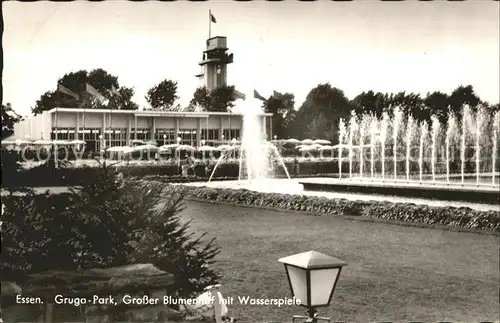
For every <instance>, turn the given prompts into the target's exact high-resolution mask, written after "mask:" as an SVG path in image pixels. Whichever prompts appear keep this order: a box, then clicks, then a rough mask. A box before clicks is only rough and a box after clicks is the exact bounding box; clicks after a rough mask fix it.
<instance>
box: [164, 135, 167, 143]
mask: <svg viewBox="0 0 500 323" xmlns="http://www.w3.org/2000/svg"><path fill="white" fill-rule="evenodd" d="M165 140H167V135H163V146H165Z"/></svg>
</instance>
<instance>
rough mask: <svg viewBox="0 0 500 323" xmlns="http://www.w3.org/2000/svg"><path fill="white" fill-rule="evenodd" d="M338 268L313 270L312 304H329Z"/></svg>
mask: <svg viewBox="0 0 500 323" xmlns="http://www.w3.org/2000/svg"><path fill="white" fill-rule="evenodd" d="M338 272H339V269H338V268H330V269H320V270H311V306H319V305H327V304H328V299H329V298H330V294H331V293H332V289H333V286H334V284H335V280H336V279H337V273H338Z"/></svg>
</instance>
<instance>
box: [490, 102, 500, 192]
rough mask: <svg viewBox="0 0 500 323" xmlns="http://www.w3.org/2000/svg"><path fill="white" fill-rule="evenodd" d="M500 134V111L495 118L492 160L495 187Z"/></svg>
mask: <svg viewBox="0 0 500 323" xmlns="http://www.w3.org/2000/svg"><path fill="white" fill-rule="evenodd" d="M499 132H500V111H497V112H496V113H495V115H494V117H493V148H492V160H491V172H492V176H491V181H492V184H493V186H495V170H496V169H495V167H496V162H497V158H496V157H497V154H496V152H497V150H498V133H499Z"/></svg>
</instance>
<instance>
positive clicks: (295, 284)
mask: <svg viewBox="0 0 500 323" xmlns="http://www.w3.org/2000/svg"><path fill="white" fill-rule="evenodd" d="M287 271H288V278H289V279H290V284H291V285H292V293H293V296H295V298H296V299H298V300H300V303H301V304H307V278H306V277H307V276H306V270H305V269H300V268H297V267H292V266H287Z"/></svg>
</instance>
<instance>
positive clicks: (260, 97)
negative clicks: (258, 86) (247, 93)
mask: <svg viewBox="0 0 500 323" xmlns="http://www.w3.org/2000/svg"><path fill="white" fill-rule="evenodd" d="M253 97H254V98H256V99H259V100H261V101H267V100H266V99H265V98H264V97H263V96H262V95H260V94H259V92H257V90H253Z"/></svg>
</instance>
